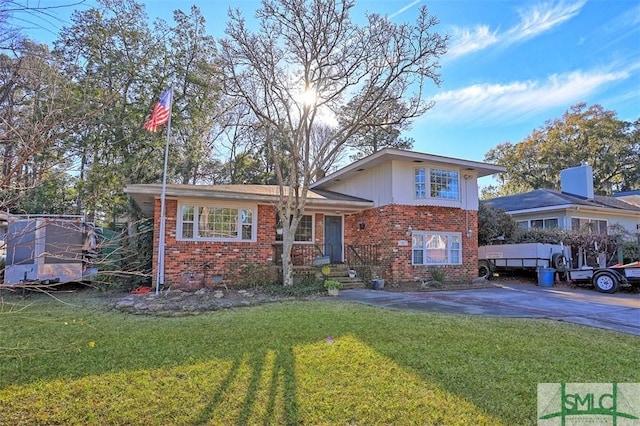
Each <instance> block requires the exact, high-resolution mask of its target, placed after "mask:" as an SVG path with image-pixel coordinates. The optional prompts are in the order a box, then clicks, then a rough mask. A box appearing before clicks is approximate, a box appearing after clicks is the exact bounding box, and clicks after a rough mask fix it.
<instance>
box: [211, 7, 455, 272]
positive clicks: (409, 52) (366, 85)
mask: <svg viewBox="0 0 640 426" xmlns="http://www.w3.org/2000/svg"><path fill="white" fill-rule="evenodd" d="M353 6H354V1H352V0H311V1H303V0H263V2H262V7H261V8H260V9H259V10H258V11H257V12H256V17H257V19H258V20H259V24H260V27H259V30H258V31H257V32H253V31H251V30H250V29H249V28H247V26H246V23H245V21H244V18H243V17H242V15H241V13H240V11H238V10H236V11H230V12H229V18H230V22H229V23H228V26H227V29H226V34H227V38H225V39H223V40H221V42H220V45H221V49H220V58H219V63H220V64H221V67H222V72H223V74H224V75H225V76H226V80H225V92H226V94H227V95H228V96H231V97H234V98H238V99H241V100H242V102H244V103H246V105H247V106H248V107H249V109H250V111H251V113H252V114H253V116H254V119H255V121H256V122H257V123H259V128H260V129H262V130H263V131H264V135H265V140H264V142H265V144H266V147H267V152H268V154H269V155H270V157H271V159H272V162H273V164H274V168H275V174H276V177H277V182H278V185H279V186H280V192H279V194H280V198H279V201H278V203H277V206H276V207H277V211H278V216H279V219H280V222H281V223H282V224H283V226H284V232H283V276H284V283H285V285H290V284H292V283H293V270H292V265H291V259H290V253H291V248H292V246H293V242H294V236H295V231H296V228H297V226H298V223H299V222H300V219H301V218H302V216H303V214H304V209H305V204H306V198H307V191H308V189H309V185H310V184H311V183H312V181H313V179H315V178H316V176H317V175H318V173H322V171H324V170H326V168H327V166H328V164H329V161H332V160H333V159H334V158H335V156H336V154H337V153H339V152H340V151H341V150H342V149H343V146H344V145H345V144H346V143H347V141H348V140H349V139H350V138H352V137H353V136H354V135H355V134H358V133H359V132H362V131H363V130H364V129H375V128H376V127H379V128H381V129H383V128H384V127H385V126H388V125H389V124H396V125H400V124H402V123H405V122H407V121H410V120H411V119H413V118H416V117H418V116H420V115H422V114H424V113H425V112H426V111H427V110H429V109H430V108H431V107H432V106H433V104H432V103H431V102H429V101H427V100H425V98H424V96H423V91H424V89H425V87H426V85H427V84H428V83H435V84H436V85H437V84H439V83H440V76H439V74H438V73H437V71H438V68H439V65H438V62H437V60H438V58H439V57H440V56H441V55H443V54H444V53H445V51H446V41H447V37H443V36H440V35H439V34H437V33H435V32H433V28H434V26H435V25H436V24H437V23H438V21H437V20H436V18H435V17H433V16H431V15H429V13H428V11H427V9H426V7H423V8H422V9H421V10H420V14H419V16H418V18H417V20H416V22H415V23H414V24H408V23H402V24H394V23H392V22H391V21H390V20H389V19H388V18H387V17H384V16H380V15H377V14H371V15H367V16H366V19H367V23H366V24H365V25H363V26H359V25H356V24H355V23H354V22H353V21H352V20H351V18H350V15H349V14H350V11H351V9H352V8H353ZM348 104H351V107H350V110H351V114H350V115H349V117H346V119H341V120H338V119H337V117H339V116H340V113H341V111H343V108H344V107H345V106H346V105H348ZM398 106H400V107H399V108H398ZM371 117H385V119H384V120H382V119H381V120H379V121H377V122H376V121H374V120H371ZM327 124H330V125H331V131H330V132H326V131H323V132H322V137H321V138H320V140H321V143H318V139H319V138H318V133H314V132H315V129H317V128H318V126H322V125H327Z"/></svg>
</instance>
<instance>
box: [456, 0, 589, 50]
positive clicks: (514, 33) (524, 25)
mask: <svg viewBox="0 0 640 426" xmlns="http://www.w3.org/2000/svg"><path fill="white" fill-rule="evenodd" d="M585 3H586V0H580V1H577V2H574V3H565V2H559V3H553V2H548V3H538V4H536V5H534V6H532V7H530V8H529V9H527V10H520V11H519V12H518V13H519V15H520V21H519V22H518V23H517V24H516V25H514V26H513V27H511V28H509V29H508V30H506V31H504V32H499V31H498V30H495V31H491V30H490V28H489V26H487V25H478V26H476V27H475V28H474V29H468V28H459V27H454V28H453V33H452V43H451V45H450V47H449V52H448V54H447V56H448V57H449V58H450V59H453V58H457V57H459V56H462V55H465V54H468V53H472V52H477V51H480V50H483V49H486V48H487V47H489V46H491V45H499V46H501V47H506V46H510V45H511V44H514V43H517V42H519V41H522V40H525V39H528V38H532V37H535V36H537V35H539V34H542V33H544V32H546V31H549V30H551V29H552V28H554V27H556V26H558V25H560V24H562V23H563V22H565V21H567V20H569V19H571V18H573V17H574V16H575V15H577V14H578V13H579V12H580V10H581V9H582V6H584V4H585Z"/></svg>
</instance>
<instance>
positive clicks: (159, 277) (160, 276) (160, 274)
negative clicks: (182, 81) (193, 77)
mask: <svg viewBox="0 0 640 426" xmlns="http://www.w3.org/2000/svg"><path fill="white" fill-rule="evenodd" d="M169 90H170V99H169V120H168V121H167V143H166V144H165V146H164V168H163V169H162V192H161V193H160V235H159V238H158V270H157V271H156V272H157V273H156V295H158V294H160V286H161V285H164V258H165V255H164V246H165V235H164V234H165V204H166V197H167V168H168V164H169V140H170V139H171V112H172V109H173V90H172V89H171V87H169Z"/></svg>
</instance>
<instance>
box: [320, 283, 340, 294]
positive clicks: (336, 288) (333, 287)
mask: <svg viewBox="0 0 640 426" xmlns="http://www.w3.org/2000/svg"><path fill="white" fill-rule="evenodd" d="M324 288H326V289H327V292H328V293H329V296H337V295H338V294H339V293H340V289H341V288H342V283H341V282H340V281H335V280H324Z"/></svg>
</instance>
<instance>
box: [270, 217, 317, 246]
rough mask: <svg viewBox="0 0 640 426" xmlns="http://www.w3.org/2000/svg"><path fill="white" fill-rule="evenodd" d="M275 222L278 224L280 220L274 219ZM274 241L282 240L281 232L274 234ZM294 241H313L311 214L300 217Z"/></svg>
mask: <svg viewBox="0 0 640 426" xmlns="http://www.w3.org/2000/svg"><path fill="white" fill-rule="evenodd" d="M276 222H277V223H278V224H279V223H280V220H278V219H276ZM277 226H278V225H276V227H277ZM276 241H282V234H276ZM294 241H295V242H298V243H311V242H313V217H312V216H311V215H308V214H306V215H304V216H302V218H301V219H300V223H298V229H296V235H295V239H294Z"/></svg>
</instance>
